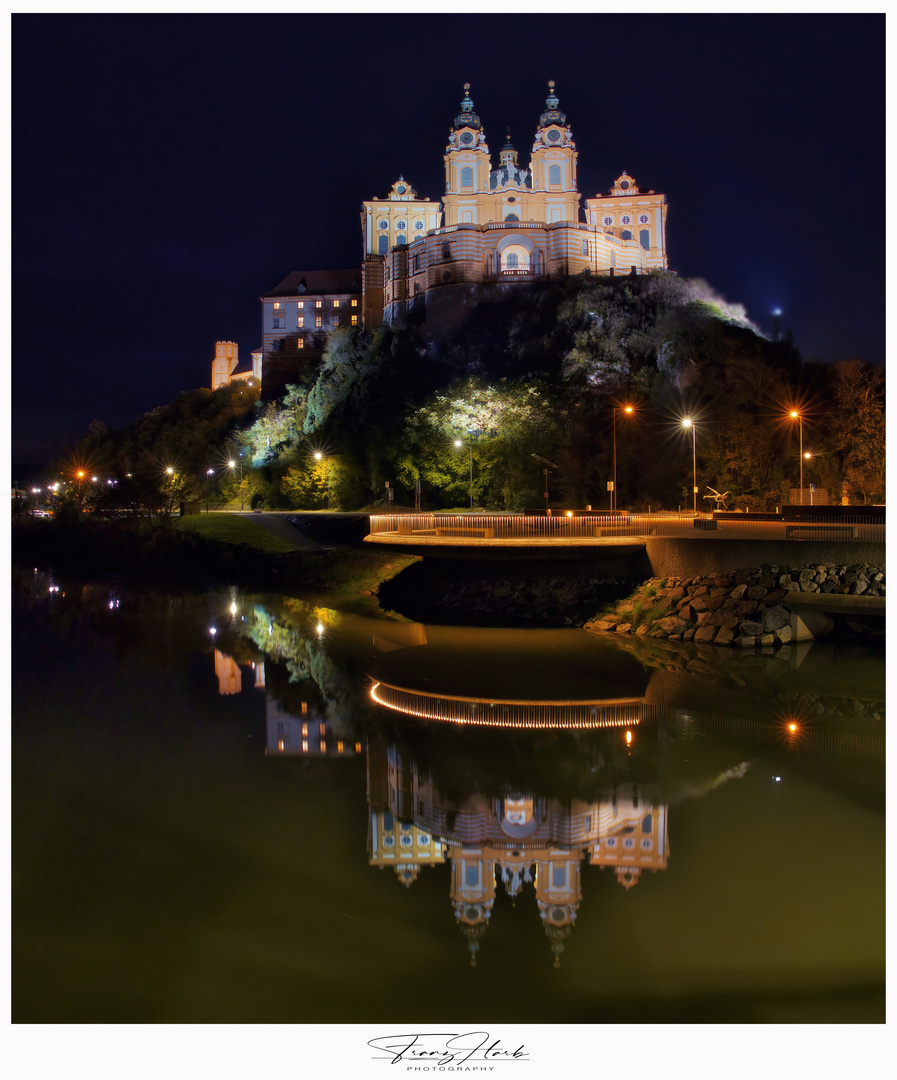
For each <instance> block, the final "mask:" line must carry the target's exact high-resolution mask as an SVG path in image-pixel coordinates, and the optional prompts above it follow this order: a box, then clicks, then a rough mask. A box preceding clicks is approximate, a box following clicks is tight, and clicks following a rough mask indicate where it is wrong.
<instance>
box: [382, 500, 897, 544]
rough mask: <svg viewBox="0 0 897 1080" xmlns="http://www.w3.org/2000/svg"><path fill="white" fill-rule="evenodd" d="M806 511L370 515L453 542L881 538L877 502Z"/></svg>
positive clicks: (385, 527)
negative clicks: (873, 509)
mask: <svg viewBox="0 0 897 1080" xmlns="http://www.w3.org/2000/svg"><path fill="white" fill-rule="evenodd" d="M820 509H821V508H817V511H816V512H814V513H813V515H812V516H811V517H808V516H806V515H803V516H801V515H789V514H788V512H787V510H786V511H785V512H784V513H782V514H778V515H777V514H764V515H759V514H757V515H753V514H745V515H740V514H727V515H719V516H717V515H713V514H700V513H699V514H697V515H695V514H693V513H672V512H670V513H651V514H636V513H632V514H630V513H610V512H607V513H601V512H600V511H599V512H584V511H563V510H561V511H552V513H551V514H545V513H540V514H508V513H477V512H471V513H457V514H447V513H390V514H372V515H371V519H370V531H371V534H372V535H375V536H383V535H386V534H392V535H394V536H395V537H396V538H397V539H398V538H401V537H412V538H413V537H417V538H420V539H422V540H423V539H426V538H433V539H436V540H447V541H453V542H463V541H465V540H466V541H475V542H477V543H478V544H479V543H480V542H483V541H495V542H503V541H515V542H526V541H529V542H532V543H540V544H541V543H545V542H546V541H553V542H556V543H560V544H562V543H576V542H577V541H580V542H581V541H587V540H594V539H597V538H601V537H619V538H623V537H633V538H641V539H646V538H649V537H678V538H686V537H687V538H689V539H700V540H837V541H852V542H866V543H870V542H871V543H883V542H884V539H885V521H884V508H880V512H879V513H877V514H875V513H868V512H864V511H862V510H861V509H859V508H858V509H857V512H856V513H849V512H848V511H849V510H850V508H849V507H838V508H836V511H837V512H835V510H833V512H832V513H830V514H826V513H823V512H820Z"/></svg>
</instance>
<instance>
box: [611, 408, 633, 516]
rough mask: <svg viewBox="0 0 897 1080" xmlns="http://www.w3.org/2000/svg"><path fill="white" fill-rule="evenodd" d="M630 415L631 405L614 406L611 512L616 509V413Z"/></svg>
mask: <svg viewBox="0 0 897 1080" xmlns="http://www.w3.org/2000/svg"><path fill="white" fill-rule="evenodd" d="M618 411H621V412H624V413H631V412H632V406H631V405H623V406H622V407H618V406H614V409H613V413H614V490H613V491H612V492H611V495H612V496H613V498H612V499H611V501H610V508H611V510H616V509H617V412H618Z"/></svg>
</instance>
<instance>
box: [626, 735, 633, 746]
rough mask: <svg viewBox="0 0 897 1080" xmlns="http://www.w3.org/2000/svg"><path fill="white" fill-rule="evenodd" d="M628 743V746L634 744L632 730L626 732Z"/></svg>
mask: <svg viewBox="0 0 897 1080" xmlns="http://www.w3.org/2000/svg"><path fill="white" fill-rule="evenodd" d="M626 745H627V746H631V745H632V732H631V731H627V732H626Z"/></svg>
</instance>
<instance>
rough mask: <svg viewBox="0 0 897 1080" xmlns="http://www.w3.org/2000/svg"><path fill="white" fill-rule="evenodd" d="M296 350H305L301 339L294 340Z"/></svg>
mask: <svg viewBox="0 0 897 1080" xmlns="http://www.w3.org/2000/svg"><path fill="white" fill-rule="evenodd" d="M296 348H297V349H304V348H305V341H304V340H303V339H302V338H297V339H296Z"/></svg>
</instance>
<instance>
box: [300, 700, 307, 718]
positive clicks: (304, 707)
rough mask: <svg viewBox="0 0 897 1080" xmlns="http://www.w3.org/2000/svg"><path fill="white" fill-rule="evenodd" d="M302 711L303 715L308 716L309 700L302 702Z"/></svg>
mask: <svg viewBox="0 0 897 1080" xmlns="http://www.w3.org/2000/svg"><path fill="white" fill-rule="evenodd" d="M301 711H302V715H303V716H308V702H307V701H303V702H302V710H301Z"/></svg>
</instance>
